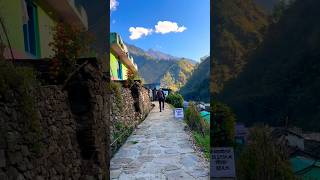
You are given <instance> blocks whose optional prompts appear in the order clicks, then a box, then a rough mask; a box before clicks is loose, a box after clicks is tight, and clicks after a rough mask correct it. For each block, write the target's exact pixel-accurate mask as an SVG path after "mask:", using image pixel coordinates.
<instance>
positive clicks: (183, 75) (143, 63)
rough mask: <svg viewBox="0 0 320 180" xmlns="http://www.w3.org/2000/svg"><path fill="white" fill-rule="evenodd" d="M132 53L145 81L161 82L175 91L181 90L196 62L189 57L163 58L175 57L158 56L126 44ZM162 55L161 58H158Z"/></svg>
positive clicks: (163, 85)
mask: <svg viewBox="0 0 320 180" xmlns="http://www.w3.org/2000/svg"><path fill="white" fill-rule="evenodd" d="M126 45H127V47H128V50H129V53H130V55H131V56H132V57H133V58H134V61H135V63H136V64H137V65H138V72H139V75H140V76H141V77H142V78H143V79H144V81H145V83H147V84H149V83H160V85H161V86H162V87H168V88H170V89H172V90H174V91H177V90H179V89H180V88H181V87H182V86H183V85H184V84H185V83H186V82H187V79H188V78H189V77H190V76H191V74H192V71H193V68H194V66H195V62H190V60H189V59H185V58H178V59H170V58H168V59H163V58H164V57H174V56H172V55H168V54H166V53H163V54H165V55H167V56H162V55H163V54H162V52H160V53H161V54H160V55H161V56H157V54H150V53H148V51H145V50H143V49H142V48H139V47H137V46H134V45H130V44H126ZM158 57H160V58H158Z"/></svg>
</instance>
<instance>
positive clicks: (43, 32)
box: [38, 6, 55, 58]
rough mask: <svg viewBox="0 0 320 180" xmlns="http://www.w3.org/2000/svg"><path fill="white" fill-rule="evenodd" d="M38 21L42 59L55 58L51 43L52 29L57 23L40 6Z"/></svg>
mask: <svg viewBox="0 0 320 180" xmlns="http://www.w3.org/2000/svg"><path fill="white" fill-rule="evenodd" d="M38 19H39V36H40V46H41V57H42V58H49V57H52V56H53V51H52V50H51V47H50V46H49V43H50V42H52V41H53V36H52V28H53V27H54V25H55V21H54V20H53V18H51V17H50V16H49V15H48V14H47V13H46V12H45V10H44V9H43V8H42V7H40V6H38Z"/></svg>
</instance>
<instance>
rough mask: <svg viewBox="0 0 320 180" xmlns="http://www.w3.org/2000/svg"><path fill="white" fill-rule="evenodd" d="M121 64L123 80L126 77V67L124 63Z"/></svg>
mask: <svg viewBox="0 0 320 180" xmlns="http://www.w3.org/2000/svg"><path fill="white" fill-rule="evenodd" d="M121 65H122V78H123V80H127V79H128V68H127V67H126V66H125V65H124V64H121Z"/></svg>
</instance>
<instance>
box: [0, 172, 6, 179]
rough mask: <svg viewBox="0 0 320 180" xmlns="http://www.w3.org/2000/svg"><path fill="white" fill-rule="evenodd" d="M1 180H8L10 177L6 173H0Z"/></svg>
mask: <svg viewBox="0 0 320 180" xmlns="http://www.w3.org/2000/svg"><path fill="white" fill-rule="evenodd" d="M0 179H1V180H8V176H7V175H6V174H5V173H4V172H1V171H0Z"/></svg>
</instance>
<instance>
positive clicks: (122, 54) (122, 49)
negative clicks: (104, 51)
mask: <svg viewBox="0 0 320 180" xmlns="http://www.w3.org/2000/svg"><path fill="white" fill-rule="evenodd" d="M129 70H131V72H133V73H136V72H137V71H138V66H137V64H135V63H134V60H133V58H132V57H131V56H130V55H129V51H128V48H127V46H126V45H125V44H124V42H123V41H122V39H121V37H120V35H119V34H118V33H114V32H113V33H110V75H111V80H127V79H128V71H129Z"/></svg>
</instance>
